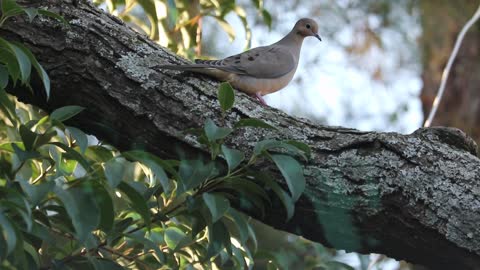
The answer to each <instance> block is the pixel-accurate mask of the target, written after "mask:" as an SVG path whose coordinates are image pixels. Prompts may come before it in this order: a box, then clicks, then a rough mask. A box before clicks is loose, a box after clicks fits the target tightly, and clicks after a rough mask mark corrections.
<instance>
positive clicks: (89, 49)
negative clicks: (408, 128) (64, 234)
mask: <svg viewBox="0 0 480 270" xmlns="http://www.w3.org/2000/svg"><path fill="white" fill-rule="evenodd" d="M18 2H19V3H20V4H22V5H24V6H37V5H38V4H36V3H38V2H39V1H27V0H21V1H18ZM41 5H42V6H43V7H47V8H48V9H50V10H52V11H55V12H59V13H60V14H62V15H63V16H64V17H65V18H66V19H67V20H68V21H69V22H70V25H71V26H70V27H64V26H62V25H61V24H59V23H58V22H56V21H53V20H51V19H46V18H39V19H37V20H35V22H34V23H33V24H31V23H28V22H27V21H26V19H25V18H16V19H15V20H11V21H10V22H9V23H8V24H7V25H6V28H5V29H0V35H1V36H3V37H6V38H8V39H9V40H16V41H20V42H24V43H26V44H27V46H28V47H30V48H31V49H32V51H33V52H34V53H35V55H36V56H37V57H38V59H39V60H40V62H41V63H42V64H43V66H44V67H45V68H46V70H47V71H48V73H49V75H50V78H51V80H52V95H51V98H50V100H49V101H48V102H45V99H44V98H43V97H42V96H39V95H33V96H32V95H30V94H29V92H26V91H22V90H21V89H11V93H13V94H14V95H17V96H18V97H19V98H20V99H21V100H22V101H24V102H28V103H33V104H36V105H38V106H40V107H42V108H44V109H46V110H52V109H54V108H57V107H60V106H65V105H72V104H75V105H80V106H84V107H86V108H87V110H86V111H85V112H84V113H82V114H80V115H79V116H77V117H75V118H74V121H73V122H71V123H70V124H71V125H75V126H77V127H79V128H81V129H83V130H84V131H86V132H88V133H91V134H94V135H96V136H98V137H99V138H101V139H103V140H106V141H108V142H110V143H112V144H113V145H115V146H117V147H118V148H120V149H130V148H132V147H145V148H146V149H147V150H148V151H151V152H152V153H155V154H157V155H158V156H160V157H163V158H169V157H172V156H176V155H177V153H178V152H179V151H181V152H183V153H187V154H192V155H199V154H201V153H202V152H203V151H204V150H202V149H201V148H200V147H199V145H198V144H196V143H195V141H194V140H193V139H192V138H190V137H186V138H185V137H183V136H182V135H181V132H182V131H183V130H185V129H187V128H192V127H199V126H201V125H202V124H203V123H204V121H205V119H206V118H207V117H209V118H212V119H213V120H214V121H216V122H217V123H224V124H225V125H232V123H234V122H235V121H236V120H238V119H239V118H241V117H255V118H260V119H263V120H265V121H266V122H267V123H270V124H271V125H273V126H276V127H278V129H279V131H278V132H274V131H270V130H257V129H245V130H244V131H241V132H237V133H235V134H234V136H233V138H232V139H231V140H230V141H229V142H228V144H230V146H233V147H238V148H239V149H241V150H244V151H247V152H248V151H251V148H252V146H253V145H254V144H255V142H257V141H259V140H261V139H264V138H282V139H285V138H290V139H295V140H299V141H302V142H304V143H307V144H309V145H310V146H311V147H312V150H313V158H312V159H311V160H310V161H309V162H308V163H306V164H304V165H305V174H306V178H307V188H306V192H305V193H304V195H303V196H302V197H301V198H300V200H299V201H298V202H297V205H296V209H295V216H294V217H293V219H292V220H290V221H289V222H285V215H283V212H282V210H281V207H280V206H279V207H277V208H275V207H274V208H272V209H271V210H270V211H269V212H268V213H267V215H266V217H264V218H262V219H261V221H263V222H264V223H267V224H269V225H271V226H273V227H275V228H278V229H281V230H285V231H288V232H292V233H295V234H298V235H302V236H304V237H305V238H308V239H311V240H313V241H316V242H319V243H322V244H324V245H326V246H330V247H334V248H336V249H345V250H347V251H356V252H360V253H370V252H375V253H382V254H386V255H388V256H391V257H394V258H396V259H405V260H407V261H409V262H412V263H416V264H422V265H425V266H427V267H429V268H431V269H480V226H479V224H480V159H478V158H477V153H476V145H475V143H474V142H473V141H472V140H471V139H470V138H468V137H467V136H466V135H465V134H464V133H463V132H461V131H460V130H457V129H452V128H430V129H419V130H418V131H416V132H414V133H413V134H409V135H401V134H397V133H377V132H360V131H357V130H354V129H348V128H342V127H327V126H318V125H314V124H312V123H310V122H309V121H307V120H304V119H298V118H293V117H290V116H288V115H286V114H284V113H282V112H280V111H278V110H275V109H271V108H266V107H263V106H260V105H259V104H258V103H257V102H256V101H254V100H252V99H251V98H249V97H247V96H246V95H244V94H242V93H237V94H236V100H237V101H236V105H235V107H234V109H233V112H232V113H230V114H228V115H227V116H226V118H225V120H222V119H221V118H220V115H221V113H220V108H219V105H218V102H217V99H216V87H217V85H218V83H217V82H215V81H213V80H211V79H209V78H206V77H202V76H199V75H195V74H188V73H180V72H176V71H165V70H156V69H155V65H157V64H165V63H180V62H184V60H182V59H180V58H178V57H176V56H175V55H173V54H172V53H171V52H169V51H167V50H165V49H164V48H161V47H159V46H157V45H156V44H154V43H153V42H151V41H150V40H148V39H147V38H146V37H145V36H143V35H140V34H138V33H136V32H135V31H133V30H131V29H130V28H128V27H127V26H126V25H124V24H123V23H122V22H120V21H119V20H118V19H116V18H114V17H112V16H109V15H106V14H104V13H103V12H102V11H100V10H98V9H96V8H94V7H93V6H91V5H89V4H85V3H80V4H79V5H78V6H74V5H72V4H71V3H69V2H67V1H62V0H47V1H41ZM269 170H273V169H269ZM278 181H282V179H281V177H279V178H278Z"/></svg>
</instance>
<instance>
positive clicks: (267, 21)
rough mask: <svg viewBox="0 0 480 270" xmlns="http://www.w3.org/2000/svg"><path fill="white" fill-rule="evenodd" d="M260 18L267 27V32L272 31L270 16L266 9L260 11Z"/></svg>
mask: <svg viewBox="0 0 480 270" xmlns="http://www.w3.org/2000/svg"><path fill="white" fill-rule="evenodd" d="M262 17H263V21H264V22H265V24H266V25H267V26H268V30H269V31H270V30H272V15H271V14H270V12H268V11H267V10H266V9H262Z"/></svg>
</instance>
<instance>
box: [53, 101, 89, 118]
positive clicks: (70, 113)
mask: <svg viewBox="0 0 480 270" xmlns="http://www.w3.org/2000/svg"><path fill="white" fill-rule="evenodd" d="M84 109H85V108H83V107H80V106H75V105H71V106H65V107H61V108H58V109H56V110H54V111H53V112H52V113H51V114H50V119H52V120H58V121H60V122H63V121H66V120H68V119H70V118H72V117H74V116H75V115H77V114H79V113H80V112H81V111H83V110H84Z"/></svg>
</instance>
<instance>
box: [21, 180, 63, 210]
mask: <svg viewBox="0 0 480 270" xmlns="http://www.w3.org/2000/svg"><path fill="white" fill-rule="evenodd" d="M19 182H20V186H21V187H22V189H23V191H24V192H25V193H26V194H27V195H28V199H29V200H30V202H31V203H32V206H33V207H35V206H37V205H38V204H39V203H40V202H41V201H42V200H43V199H44V198H45V196H46V195H47V194H48V192H50V191H52V190H53V187H54V186H55V182H53V181H51V182H44V183H41V184H36V185H32V184H30V183H29V182H28V181H19Z"/></svg>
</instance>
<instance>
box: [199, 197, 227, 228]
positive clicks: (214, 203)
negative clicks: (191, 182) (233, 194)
mask: <svg viewBox="0 0 480 270" xmlns="http://www.w3.org/2000/svg"><path fill="white" fill-rule="evenodd" d="M202 198H203V201H204V202H205V204H206V205H207V207H208V209H209V210H210V214H211V215H212V222H213V223H215V222H217V221H218V220H219V219H221V218H222V217H223V216H224V215H225V212H227V210H228V209H229V208H230V202H229V201H228V200H227V198H225V197H223V196H221V195H218V194H210V193H203V194H202Z"/></svg>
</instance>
